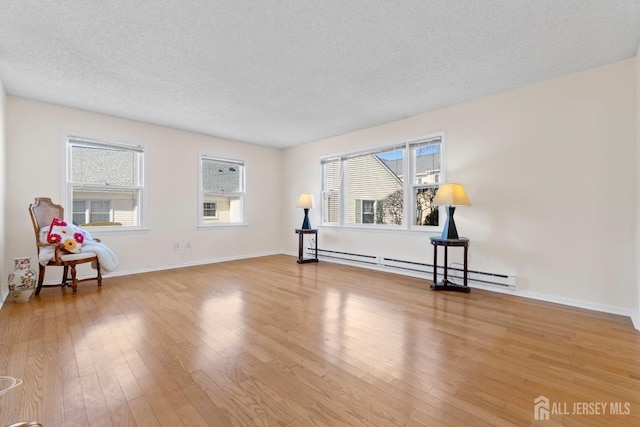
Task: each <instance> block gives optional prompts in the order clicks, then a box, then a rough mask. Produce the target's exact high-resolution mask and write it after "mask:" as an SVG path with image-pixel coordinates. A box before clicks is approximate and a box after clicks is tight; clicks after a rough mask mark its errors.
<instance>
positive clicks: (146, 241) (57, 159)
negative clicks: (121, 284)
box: [3, 96, 282, 280]
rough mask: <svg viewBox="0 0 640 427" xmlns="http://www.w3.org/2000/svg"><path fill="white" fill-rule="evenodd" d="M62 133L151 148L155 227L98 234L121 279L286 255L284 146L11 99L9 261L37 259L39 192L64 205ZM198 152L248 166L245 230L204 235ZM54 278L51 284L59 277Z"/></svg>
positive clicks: (150, 187) (151, 199)
mask: <svg viewBox="0 0 640 427" xmlns="http://www.w3.org/2000/svg"><path fill="white" fill-rule="evenodd" d="M65 131H70V132H74V133H77V134H80V135H89V136H93V137H98V138H102V139H110V140H115V141H120V142H133V143H140V144H144V145H146V146H147V149H148V156H147V160H148V162H147V165H146V166H147V171H148V200H149V224H148V225H149V230H148V231H141V232H136V233H128V234H106V233H103V234H102V235H101V234H97V237H100V238H101V239H102V240H103V242H105V243H106V244H107V245H109V246H110V247H111V248H112V249H113V250H114V251H115V252H116V253H117V254H118V256H119V258H120V267H119V268H118V270H117V273H119V274H121V273H125V272H136V271H144V270H149V269H156V268H168V267H171V266H180V265H189V264H197V263H203V262H208V261H215V260H224V259H229V258H241V257H247V256H254V255H261V254H269V253H278V252H279V251H280V250H281V248H282V241H281V236H280V234H281V233H280V228H281V220H280V208H279V207H280V206H281V204H282V203H281V199H282V178H281V169H282V168H281V164H282V156H281V151H280V150H277V149H272V148H266V147H259V146H256V145H251V144H246V143H239V142H235V141H229V140H224V139H220V138H214V137H210V136H205V135H200V134H195V133H190V132H185V131H180V130H176V129H170V128H166V127H161V126H155V125H150V124H145V123H140V122H135V121H130V120H124V119H119V118H115V117H111V116H105V115H101V114H96V113H91V112H87V111H82V110H77V109H72V108H65V107H61V106H57V105H52V104H46V103H41V102H35V101H31V100H26V99H23V98H17V97H12V96H9V97H7V156H8V158H9V159H10V160H11V161H10V162H9V164H8V167H7V173H6V176H7V177H8V180H9V182H8V188H7V193H6V204H3V205H6V210H7V224H9V225H10V226H9V227H7V241H8V242H9V245H8V246H7V252H6V254H5V256H4V258H5V261H6V259H10V258H12V257H15V256H25V255H26V256H33V257H34V260H35V256H36V253H35V244H34V237H33V231H32V226H31V222H30V219H29V215H28V212H27V207H28V205H29V203H31V202H33V199H34V197H39V196H47V197H51V198H52V199H53V200H54V201H57V202H60V201H61V194H60V193H61V174H62V170H61V167H62V161H61V159H62V142H61V135H62V133H63V132H65ZM200 153H203V154H210V155H216V156H222V157H225V158H231V159H239V160H245V161H246V165H247V189H248V197H247V200H246V203H247V207H248V209H247V212H248V224H249V225H248V226H246V227H234V228H224V229H222V228H218V229H197V222H198V218H197V209H198V161H199V154H200ZM4 175H5V174H3V176H4ZM3 241H4V239H3ZM174 241H179V242H180V243H181V245H182V247H183V248H184V243H185V242H186V241H190V242H191V244H192V249H182V250H180V251H174V249H173V242H174ZM34 265H35V263H34ZM49 274H50V273H49V272H47V277H46V278H45V280H49V279H52V278H57V277H55V275H54V276H53V277H51V276H49Z"/></svg>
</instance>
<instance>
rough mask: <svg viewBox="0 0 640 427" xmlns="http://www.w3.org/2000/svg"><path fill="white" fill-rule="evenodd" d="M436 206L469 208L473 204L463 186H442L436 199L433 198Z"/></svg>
mask: <svg viewBox="0 0 640 427" xmlns="http://www.w3.org/2000/svg"><path fill="white" fill-rule="evenodd" d="M433 204H434V205H447V206H469V205H471V202H470V201H469V197H467V193H466V192H465V191H464V187H463V186H462V184H442V185H440V187H439V188H438V192H437V193H436V197H434V198H433Z"/></svg>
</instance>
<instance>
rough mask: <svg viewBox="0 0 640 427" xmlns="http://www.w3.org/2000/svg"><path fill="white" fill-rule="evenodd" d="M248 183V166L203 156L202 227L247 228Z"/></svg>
mask: <svg viewBox="0 0 640 427" xmlns="http://www.w3.org/2000/svg"><path fill="white" fill-rule="evenodd" d="M244 182H245V164H244V162H241V161H236V160H226V159H219V158H215V157H210V156H206V155H201V156H200V204H199V206H200V207H199V209H198V211H199V213H198V216H199V224H200V225H201V226H209V225H237V224H243V223H244V199H245V184H244Z"/></svg>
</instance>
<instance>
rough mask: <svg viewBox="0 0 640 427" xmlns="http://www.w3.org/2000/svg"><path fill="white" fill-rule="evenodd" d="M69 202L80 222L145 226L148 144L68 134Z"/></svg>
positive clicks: (90, 224)
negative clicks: (143, 207) (131, 143)
mask: <svg viewBox="0 0 640 427" xmlns="http://www.w3.org/2000/svg"><path fill="white" fill-rule="evenodd" d="M66 149H67V157H66V158H67V167H66V177H67V178H66V180H65V182H66V189H67V201H66V203H65V205H66V206H68V207H71V209H70V210H69V209H68V208H67V209H68V211H71V213H72V214H71V219H72V222H73V223H74V224H75V225H79V226H85V227H87V226H96V227H98V226H100V227H109V229H114V228H139V227H142V201H143V199H144V198H143V191H144V178H143V177H144V174H143V170H144V164H143V162H144V147H142V146H139V145H126V144H120V143H115V142H108V141H98V140H94V139H91V138H84V137H78V136H68V137H67V138H66Z"/></svg>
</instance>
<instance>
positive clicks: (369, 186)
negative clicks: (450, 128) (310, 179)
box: [321, 135, 443, 229]
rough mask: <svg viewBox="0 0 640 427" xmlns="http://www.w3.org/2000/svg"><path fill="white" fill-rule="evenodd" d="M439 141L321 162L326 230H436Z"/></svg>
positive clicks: (430, 139) (437, 138) (421, 141)
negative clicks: (345, 227)
mask: <svg viewBox="0 0 640 427" xmlns="http://www.w3.org/2000/svg"><path fill="white" fill-rule="evenodd" d="M442 139H443V137H442V135H437V136H430V137H425V138H420V139H417V140H414V141H409V142H406V143H402V144H394V145H392V146H388V147H383V148H379V149H374V150H369V151H366V152H359V153H352V154H343V155H340V156H335V157H331V158H327V159H324V160H322V162H321V165H322V220H323V224H324V225H343V226H364V227H382V228H405V229H406V228H418V229H423V228H424V227H437V226H438V225H439V210H438V207H437V206H434V205H433V198H434V196H435V193H436V191H437V190H438V186H439V185H440V180H441V176H442V170H441V164H442V150H441V148H442Z"/></svg>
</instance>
